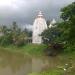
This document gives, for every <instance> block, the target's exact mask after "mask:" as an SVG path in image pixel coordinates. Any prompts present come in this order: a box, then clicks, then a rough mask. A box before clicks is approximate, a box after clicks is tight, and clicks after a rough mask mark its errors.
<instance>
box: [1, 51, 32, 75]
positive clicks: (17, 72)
mask: <svg viewBox="0 0 75 75" xmlns="http://www.w3.org/2000/svg"><path fill="white" fill-rule="evenodd" d="M31 71H32V60H31V58H30V57H28V56H25V55H23V54H21V53H11V52H8V51H2V50H1V51H0V75H27V74H28V73H29V72H31Z"/></svg>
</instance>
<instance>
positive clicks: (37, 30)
mask: <svg viewBox="0 0 75 75" xmlns="http://www.w3.org/2000/svg"><path fill="white" fill-rule="evenodd" d="M55 23H56V21H55V19H53V20H52V21H51V23H50V25H49V28H51V27H54V24H55ZM47 28H48V27H47V24H46V20H45V18H44V16H43V14H42V12H41V11H40V12H39V13H38V15H37V17H36V19H35V21H34V23H33V30H32V32H33V33H32V43H34V44H41V43H42V36H41V33H42V32H43V31H44V30H45V29H47Z"/></svg>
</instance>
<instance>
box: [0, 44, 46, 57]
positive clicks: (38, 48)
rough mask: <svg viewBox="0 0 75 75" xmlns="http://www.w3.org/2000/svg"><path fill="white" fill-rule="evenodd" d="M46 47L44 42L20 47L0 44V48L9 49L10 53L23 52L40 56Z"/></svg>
mask: <svg viewBox="0 0 75 75" xmlns="http://www.w3.org/2000/svg"><path fill="white" fill-rule="evenodd" d="M46 47H47V46H46V45H44V44H42V45H37V44H35V45H34V44H27V45H25V46H22V47H17V46H13V45H9V46H0V50H5V51H10V52H12V53H15V52H17V53H18V52H19V53H23V54H26V55H31V56H41V55H43V53H44V49H45V48H46Z"/></svg>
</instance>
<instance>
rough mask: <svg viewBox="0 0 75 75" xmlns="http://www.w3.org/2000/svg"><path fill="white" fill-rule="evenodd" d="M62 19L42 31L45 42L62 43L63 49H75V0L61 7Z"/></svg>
mask: <svg viewBox="0 0 75 75" xmlns="http://www.w3.org/2000/svg"><path fill="white" fill-rule="evenodd" d="M60 17H61V19H62V21H61V22H59V23H57V24H56V25H57V26H55V27H51V28H48V29H47V30H45V31H44V32H43V33H42V38H43V42H44V43H45V44H53V43H54V44H56V43H57V44H59V43H61V44H63V45H64V50H65V51H68V52H69V51H74V50H75V2H73V3H72V4H70V5H68V6H66V7H64V8H62V9H61V16H60Z"/></svg>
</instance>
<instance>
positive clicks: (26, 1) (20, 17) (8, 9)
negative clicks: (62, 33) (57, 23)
mask: <svg viewBox="0 0 75 75" xmlns="http://www.w3.org/2000/svg"><path fill="white" fill-rule="evenodd" d="M74 1H75V0H0V24H11V23H12V21H16V22H17V23H18V24H21V25H25V24H33V21H34V19H35V17H36V15H37V13H38V11H39V10H41V11H42V12H43V13H44V16H45V18H46V20H47V19H53V18H56V19H58V16H59V10H60V8H62V7H64V6H66V5H68V4H70V3H72V2H74Z"/></svg>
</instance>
